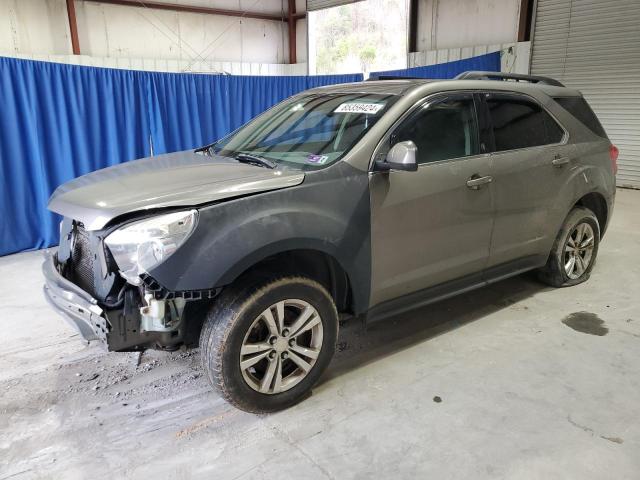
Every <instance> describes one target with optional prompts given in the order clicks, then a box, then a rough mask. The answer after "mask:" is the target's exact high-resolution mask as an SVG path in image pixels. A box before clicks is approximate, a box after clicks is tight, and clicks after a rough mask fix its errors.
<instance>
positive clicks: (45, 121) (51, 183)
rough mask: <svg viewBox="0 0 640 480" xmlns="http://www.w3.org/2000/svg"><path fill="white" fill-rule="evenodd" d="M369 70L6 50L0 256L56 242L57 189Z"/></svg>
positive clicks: (208, 135) (195, 141) (200, 139)
mask: <svg viewBox="0 0 640 480" xmlns="http://www.w3.org/2000/svg"><path fill="white" fill-rule="evenodd" d="M361 80H362V75H357V74H356V75H326V76H317V77H243V76H238V77H236V76H225V75H195V74H175V73H152V72H138V71H129V70H115V69H106V68H93V67H82V66H75V65H65V64H57V63H47V62H36V61H30V60H19V59H13V58H2V57H0V188H1V191H0V255H6V254H9V253H13V252H18V251H21V250H27V249H33V248H43V247H47V246H51V245H55V244H57V243H58V222H59V217H57V216H56V215H53V214H51V213H50V212H49V211H48V210H47V200H48V198H49V196H50V195H51V193H52V192H53V190H55V188H56V187H57V186H58V185H60V184H62V183H64V182H66V181H68V180H71V179H72V178H75V177H78V176H80V175H83V174H85V173H88V172H91V171H93V170H97V169H100V168H104V167H108V166H110V165H115V164H118V163H122V162H126V161H129V160H132V159H135V158H140V157H145V156H148V155H149V154H150V145H153V151H154V153H155V154H160V153H166V152H171V151H177V150H184V149H188V148H194V147H196V146H200V145H203V144H206V143H209V142H212V141H214V140H216V139H218V138H220V137H222V136H223V135H225V134H226V133H228V132H229V131H231V130H233V129H235V128H237V127H239V126H240V125H242V124H243V123H245V122H246V121H248V120H250V119H251V118H252V117H254V116H255V115H257V114H259V113H261V112H262V111H264V110H265V109H267V108H268V107H270V106H271V105H274V104H275V103H277V102H279V101H280V100H282V99H284V98H286V97H288V96H290V95H293V94H294V93H297V92H300V91H302V90H306V89H308V88H312V87H316V86H321V85H329V84H333V83H342V82H354V81H361Z"/></svg>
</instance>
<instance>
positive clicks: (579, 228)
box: [540, 207, 600, 287]
mask: <svg viewBox="0 0 640 480" xmlns="http://www.w3.org/2000/svg"><path fill="white" fill-rule="evenodd" d="M599 246H600V224H599V223H598V218H597V217H596V216H595V215H594V213H593V212H592V211H591V210H589V209H587V208H583V207H576V208H574V209H573V210H571V212H570V213H569V215H568V216H567V219H566V220H565V223H564V225H563V226H562V228H561V229H560V232H559V233H558V236H557V237H556V240H555V243H554V244H553V248H552V250H551V253H550V254H549V259H548V260H547V264H546V265H545V266H544V267H543V268H542V269H541V270H540V279H541V280H542V281H543V282H545V283H547V284H549V285H551V286H553V287H568V286H571V285H577V284H578V283H582V282H584V281H586V280H588V279H589V276H590V275H591V270H592V269H593V267H594V265H595V262H596V256H597V255H598V247H599Z"/></svg>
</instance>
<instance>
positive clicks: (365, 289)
mask: <svg viewBox="0 0 640 480" xmlns="http://www.w3.org/2000/svg"><path fill="white" fill-rule="evenodd" d="M368 185H369V183H368V176H367V174H366V172H361V171H360V170H357V169H355V168H353V167H351V166H350V165H348V164H346V163H344V162H339V163H338V164H336V165H334V166H332V167H329V168H327V169H324V170H321V171H318V172H310V173H308V174H307V175H306V177H305V181H304V183H303V184H301V185H299V186H296V187H291V188H286V189H283V190H277V191H272V192H266V193H262V194H258V195H253V196H249V197H244V198H239V199H234V200H229V201H226V202H222V203H219V204H215V205H211V206H208V207H205V208H202V209H201V210H200V215H199V221H198V226H197V227H196V230H195V231H194V232H193V234H192V235H191V236H190V237H189V239H188V240H187V241H186V242H185V244H184V245H183V246H182V247H180V249H179V250H178V251H177V252H176V253H174V254H173V255H172V256H171V257H169V259H168V260H167V261H165V262H164V263H162V264H161V265H159V266H158V267H156V268H155V269H153V270H152V271H151V272H149V274H150V275H151V276H152V277H153V278H154V279H155V280H157V281H158V282H159V283H160V284H161V285H162V286H163V287H165V288H166V289H168V290H170V291H184V290H203V289H210V288H217V287H223V286H225V285H228V284H230V283H232V282H233V281H234V280H235V279H236V278H237V277H238V276H239V275H240V274H241V273H242V272H244V271H246V270H247V269H248V268H250V267H251V266H252V265H255V264H256V263H258V262H259V261H261V260H263V259H265V258H267V257H269V256H271V255H274V254H277V253H281V252H285V251H289V250H297V249H309V250H316V251H320V252H323V253H326V254H328V255H330V256H332V257H333V258H335V260H336V261H337V262H338V263H339V264H340V265H341V266H342V268H344V270H345V272H346V273H347V276H348V277H349V281H350V283H351V285H352V288H353V295H354V301H355V302H356V304H357V306H358V307H360V308H365V309H366V307H367V306H368V301H369V294H370V277H371V275H370V272H371V241H370V231H371V225H370V208H369V188H368ZM360 308H359V309H360Z"/></svg>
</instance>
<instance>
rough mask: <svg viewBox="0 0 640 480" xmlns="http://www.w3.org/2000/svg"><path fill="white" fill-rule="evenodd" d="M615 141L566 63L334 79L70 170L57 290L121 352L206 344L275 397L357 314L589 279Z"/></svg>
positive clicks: (60, 301) (307, 382)
mask: <svg viewBox="0 0 640 480" xmlns="http://www.w3.org/2000/svg"><path fill="white" fill-rule="evenodd" d="M616 159H617V149H616V147H614V146H613V145H611V143H610V141H609V140H608V139H607V136H606V134H605V132H604V130H603V129H602V127H601V125H600V123H599V122H598V120H597V118H596V117H595V115H594V114H593V112H592V111H591V109H590V108H589V106H588V105H587V103H586V102H585V100H584V99H583V97H582V96H581V94H580V93H579V92H577V91H574V90H571V89H568V88H565V87H563V86H562V85H561V84H559V83H558V82H557V81H555V80H553V79H549V78H543V77H531V76H517V75H501V74H489V73H486V72H469V73H466V74H463V75H462V76H461V77H460V78H459V79H456V80H448V81H427V80H386V81H370V82H362V83H353V84H345V85H337V86H331V87H324V88H317V89H314V90H309V91H306V92H303V93H301V94H299V95H296V96H294V97H292V98H289V99H288V100H285V101H284V102H282V103H280V104H278V105H276V106H275V107H273V108H271V109H270V110H268V111H267V112H265V113H264V114H262V115H260V116H259V117H257V118H255V119H254V120H253V121H251V122H249V123H248V124H247V125H245V126H243V127H241V128H240V129H238V130H237V131H235V132H233V133H231V134H229V135H228V136H226V137H224V138H223V139H221V140H219V141H217V142H216V143H214V144H212V145H208V146H206V147H203V148H199V149H197V150H195V151H186V152H179V153H172V154H168V155H162V156H159V157H155V158H148V159H143V160H138V161H134V162H130V163H127V164H123V165H118V166H115V167H110V168H107V169H104V170H100V171H97V172H94V173H91V174H89V175H85V176H84V177H81V178H78V179H76V180H73V181H71V182H69V183H67V184H65V185H63V186H61V187H60V188H58V189H57V190H56V191H55V193H54V194H53V195H52V197H51V200H50V203H49V207H50V209H51V210H53V211H54V212H57V213H59V214H61V215H63V216H64V220H63V221H62V224H61V239H60V246H59V248H58V250H57V252H56V253H55V254H53V255H51V256H50V257H49V258H48V259H47V260H46V262H45V264H44V266H43V269H44V274H45V277H46V285H45V294H46V297H47V298H48V300H49V301H50V303H51V304H52V305H53V307H54V308H55V309H56V310H58V311H59V312H60V313H62V315H63V316H64V317H65V318H67V319H68V320H70V322H71V323H72V324H73V325H74V326H75V327H76V328H77V329H78V331H79V332H80V334H81V335H82V337H83V338H84V339H86V340H87V341H90V340H99V341H100V342H104V344H106V345H107V347H108V348H109V349H110V350H116V351H131V350H142V349H145V348H158V349H164V350H175V349H178V348H180V347H184V348H188V347H191V346H195V345H198V343H199V345H200V353H201V357H202V362H203V364H204V368H205V370H206V372H207V374H208V376H209V379H210V381H211V383H212V385H213V387H214V388H215V389H217V390H218V391H219V392H220V393H221V395H222V396H223V397H224V398H225V399H227V400H228V401H230V402H231V403H232V404H234V405H236V406H237V407H239V408H241V409H243V410H247V411H252V412H267V411H274V410H278V409H282V408H286V407H288V406H290V405H293V404H294V403H296V402H297V401H299V400H300V399H302V398H303V397H304V396H305V395H306V394H307V393H308V392H309V390H310V389H311V387H312V386H313V385H314V384H315V383H316V382H317V380H318V378H319V377H320V375H321V373H322V372H323V370H324V369H325V368H326V367H327V365H328V364H329V362H330V360H331V357H332V355H333V353H334V346H335V343H336V339H337V336H338V318H339V316H340V315H344V316H360V315H366V317H367V319H368V320H369V321H372V320H378V319H383V318H387V317H390V316H392V315H395V314H397V313H398V312H402V311H406V310H408V309H412V308H415V307H418V306H422V305H426V304H428V303H430V302H434V301H436V300H439V299H442V298H445V297H450V296H452V295H455V294H457V293H460V292H466V291H469V290H470V289H473V288H477V287H481V286H484V285H487V284H489V283H492V282H496V281H498V280H501V279H504V278H507V277H510V276H513V275H517V274H519V273H521V272H524V271H527V270H532V269H537V270H538V271H539V273H540V278H541V279H542V280H543V281H544V282H546V283H548V284H550V285H553V286H555V287H563V286H569V285H575V284H578V283H580V282H583V281H585V280H587V279H588V278H589V275H590V273H591V270H592V268H593V266H594V263H595V259H596V255H597V253H598V246H599V243H600V240H601V238H602V235H603V233H604V231H605V229H606V226H607V223H608V221H609V218H610V217H611V212H612V209H613V202H614V195H615V171H616Z"/></svg>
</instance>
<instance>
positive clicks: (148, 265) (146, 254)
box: [104, 210, 198, 285]
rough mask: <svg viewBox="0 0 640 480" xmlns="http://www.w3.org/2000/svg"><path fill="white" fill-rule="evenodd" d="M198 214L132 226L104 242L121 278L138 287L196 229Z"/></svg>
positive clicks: (154, 219) (171, 215) (173, 215)
mask: <svg viewBox="0 0 640 480" xmlns="http://www.w3.org/2000/svg"><path fill="white" fill-rule="evenodd" d="M197 220H198V211H197V210H190V211H188V212H176V213H169V214H166V215H159V216H157V217H152V218H148V219H146V220H141V221H139V222H134V223H130V224H128V225H126V226H124V227H122V228H119V229H117V230H116V231H114V232H113V233H111V234H110V235H109V236H108V237H107V238H105V240H104V241H105V243H106V244H107V246H108V247H109V250H110V251H111V254H112V255H113V258H114V260H115V261H116V263H117V264H118V268H119V269H120V273H121V275H122V276H123V277H124V278H125V279H126V280H127V281H128V282H129V283H132V284H134V285H139V284H140V282H141V280H140V275H141V274H143V273H148V272H149V271H150V270H151V269H152V268H154V267H156V266H158V265H160V264H161V263H162V262H164V261H165V260H166V259H167V258H169V257H170V256H171V255H172V254H173V253H174V252H175V251H176V250H177V249H178V248H180V246H181V245H182V244H183V243H184V242H185V240H186V239H187V238H188V237H189V235H190V234H191V232H193V229H194V228H195V226H196V222H197Z"/></svg>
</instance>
